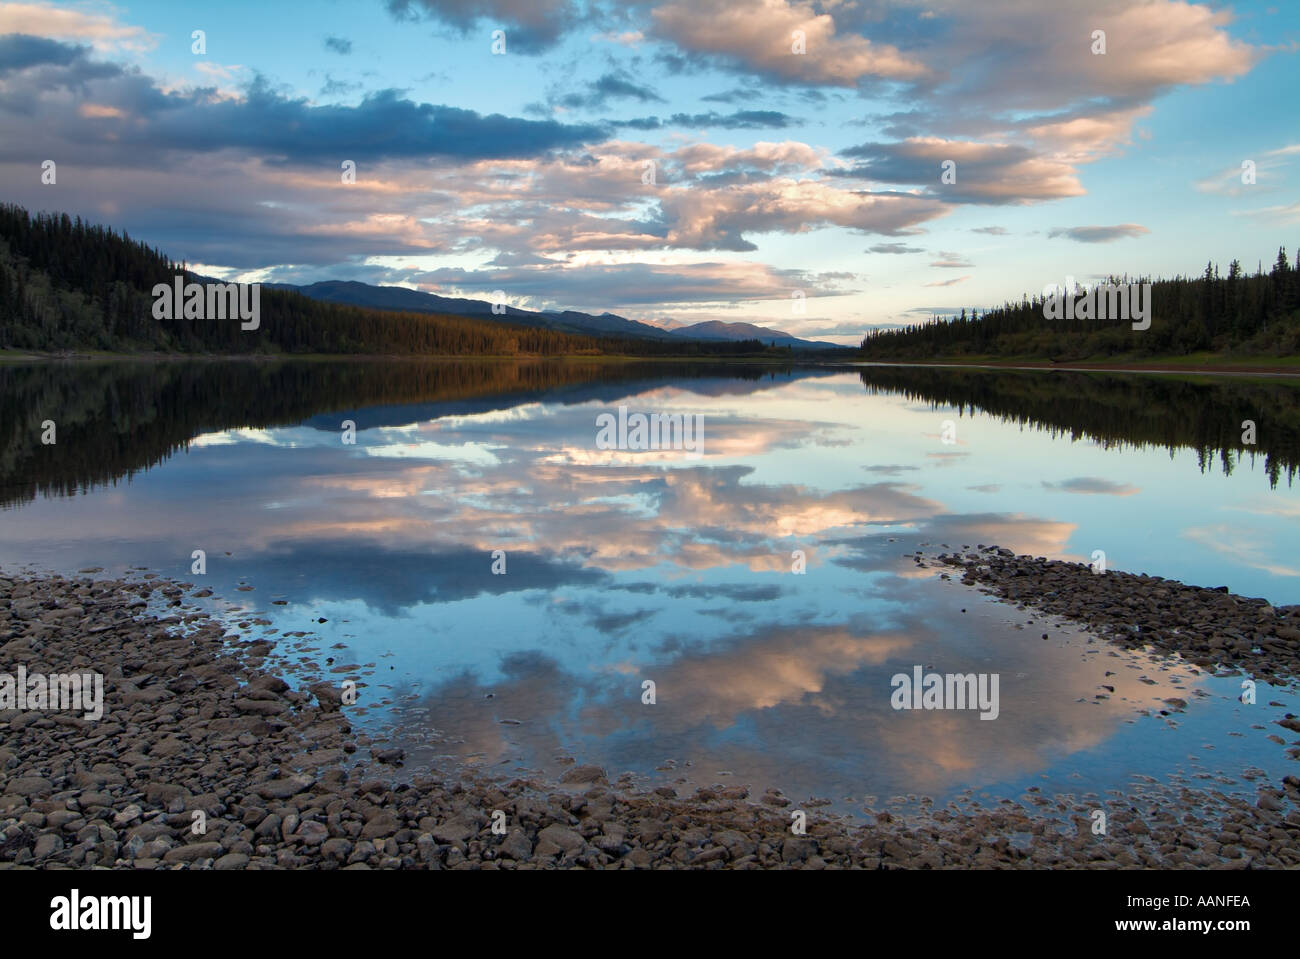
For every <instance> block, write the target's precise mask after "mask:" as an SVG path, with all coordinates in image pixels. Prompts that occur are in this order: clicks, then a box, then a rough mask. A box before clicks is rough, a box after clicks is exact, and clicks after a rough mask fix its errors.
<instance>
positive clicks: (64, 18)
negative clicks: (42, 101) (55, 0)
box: [0, 3, 158, 53]
mask: <svg viewBox="0 0 1300 959" xmlns="http://www.w3.org/2000/svg"><path fill="white" fill-rule="evenodd" d="M0 34H27V35H31V36H41V37H46V38H48V39H54V40H77V41H85V42H88V43H89V44H90V46H92V47H94V48H95V49H96V50H99V51H109V50H129V51H131V52H134V53H142V52H145V51H147V50H151V49H153V48H154V47H155V46H157V45H158V38H157V37H156V36H154V35H152V34H149V33H146V32H145V30H144V29H143V28H142V27H133V26H127V25H126V24H122V23H119V22H118V21H117V19H116V18H115V17H113V16H110V15H109V14H107V13H96V12H92V11H91V10H88V9H84V10H70V9H67V8H63V7H56V6H53V5H51V4H46V3H0Z"/></svg>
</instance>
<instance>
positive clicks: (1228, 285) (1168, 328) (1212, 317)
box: [860, 249, 1300, 362]
mask: <svg viewBox="0 0 1300 959" xmlns="http://www.w3.org/2000/svg"><path fill="white" fill-rule="evenodd" d="M1104 282H1105V283H1108V284H1111V285H1115V286H1120V285H1127V284H1142V283H1150V284H1151V291H1150V300H1149V301H1148V302H1149V306H1150V309H1151V317H1150V319H1151V325H1150V327H1149V328H1148V329H1144V330H1135V329H1133V325H1132V324H1131V323H1130V322H1129V321H1128V320H1127V319H1118V318H1113V317H1112V318H1102V319H1099V318H1095V317H1094V318H1091V319H1082V320H1080V319H1066V320H1060V319H1057V320H1053V319H1047V318H1045V316H1044V308H1043V307H1044V297H1041V296H1038V297H1034V298H1032V299H1031V298H1030V297H1028V296H1026V297H1025V298H1024V299H1022V300H1021V302H1019V303H1004V304H1003V305H1002V306H999V307H997V308H994V309H989V310H986V311H984V312H982V313H981V312H980V311H979V310H978V309H976V310H971V311H970V312H969V313H968V312H967V311H966V310H965V309H963V310H962V311H961V313H960V315H958V316H955V317H952V318H951V319H942V318H940V317H938V316H935V317H932V319H931V322H929V323H921V324H913V325H909V326H906V327H904V328H902V329H881V330H877V331H874V332H872V333H870V334H868V335H867V336H866V337H865V338H864V339H863V340H862V345H861V349H860V355H861V356H862V358H864V359H869V360H892V359H902V360H916V359H926V360H931V359H949V358H954V359H959V358H962V357H970V358H975V357H980V358H1006V359H1035V360H1052V361H1056V362H1067V361H1075V362H1079V361H1084V360H1096V359H1108V358H1115V357H1126V356H1127V357H1154V356H1185V355H1187V354H1191V353H1201V352H1205V351H1209V352H1213V353H1215V354H1218V355H1219V356H1223V357H1227V356H1237V357H1283V356H1295V355H1296V354H1298V353H1300V255H1298V256H1297V257H1296V262H1295V265H1294V266H1293V265H1292V264H1291V263H1290V262H1288V260H1287V254H1286V250H1285V249H1280V250H1278V254H1277V260H1276V262H1274V264H1273V267H1272V269H1271V270H1269V271H1268V272H1265V271H1264V269H1263V265H1262V264H1261V265H1260V266H1258V267H1257V268H1256V271H1255V272H1254V273H1253V274H1247V273H1246V272H1245V271H1244V270H1243V269H1242V266H1241V263H1240V262H1238V261H1237V260H1233V261H1232V263H1231V264H1230V265H1229V266H1228V270H1227V272H1226V273H1220V271H1219V267H1218V266H1217V265H1215V264H1213V263H1210V264H1207V265H1206V267H1205V272H1204V273H1203V274H1201V275H1200V276H1195V277H1185V276H1179V277H1176V278H1174V279H1171V280H1153V279H1151V278H1150V277H1142V278H1130V277H1128V276H1124V277H1110V278H1108V279H1107V280H1106V281H1104ZM1066 295H1067V296H1071V297H1072V298H1073V299H1074V301H1075V302H1079V301H1082V299H1083V298H1084V296H1085V291H1084V290H1083V289H1082V288H1079V287H1077V286H1076V289H1075V290H1074V291H1072V293H1069V294H1066ZM1065 315H1066V316H1073V315H1075V313H1074V310H1073V308H1072V306H1071V305H1070V304H1065Z"/></svg>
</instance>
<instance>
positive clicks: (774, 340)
mask: <svg viewBox="0 0 1300 959" xmlns="http://www.w3.org/2000/svg"><path fill="white" fill-rule="evenodd" d="M265 286H267V287H269V288H274V289H284V290H296V291H297V292H299V293H301V294H303V295H304V296H308V297H311V298H312V299H313V300H323V301H325V302H327V303H339V304H343V305H347V306H361V307H367V308H370V309H376V310H399V311H405V312H410V313H438V314H447V315H452V316H470V317H480V318H482V319H484V320H487V321H489V322H493V323H514V324H516V325H520V326H534V327H541V328H543V329H548V330H557V331H559V332H561V333H573V334H577V335H579V336H616V337H637V338H641V339H651V340H659V341H661V342H665V343H680V342H681V341H682V340H709V341H725V340H732V341H736V340H751V341H758V342H760V343H763V344H765V345H767V346H782V347H790V348H791V349H795V350H827V349H830V350H843V349H846V347H843V346H841V345H840V344H838V343H825V342H819V341H815V340H803V339H800V338H799V337H797V336H791V335H790V334H789V333H783V332H781V331H780V330H770V329H767V328H766V327H762V326H755V325H754V324H752V323H721V322H718V321H716V320H711V321H708V322H705V323H695V324H692V325H687V326H679V327H676V328H674V329H672V330H667V329H663V328H662V327H658V326H652V325H650V324H649V323H641V322H639V321H637V320H629V319H627V318H626V317H622V316H618V315H617V314H614V313H600V314H593V313H583V312H580V311H578V310H563V311H556V310H551V311H545V310H543V311H537V310H525V309H520V308H519V307H515V306H508V305H503V309H504V313H493V312H492V304H491V303H489V302H488V301H487V300H471V299H465V298H463V297H448V296H439V295H437V294H436V293H425V292H423V291H422V290H410V289H407V288H406V287H401V286H374V285H372V284H369V283H360V282H358V281H356V280H325V281H323V282H320V283H310V284H307V285H305V286H292V285H290V284H287V283H270V284H265Z"/></svg>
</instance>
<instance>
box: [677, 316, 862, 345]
mask: <svg viewBox="0 0 1300 959" xmlns="http://www.w3.org/2000/svg"><path fill="white" fill-rule="evenodd" d="M673 333H674V334H675V335H677V336H684V337H687V338H688V339H692V340H762V341H763V343H764V344H765V345H768V346H789V347H792V348H793V349H796V350H824V349H843V347H841V346H840V344H838V343H826V342H824V341H819V340H801V339H799V337H797V336H791V335H790V334H789V333H782V332H781V331H780V330H769V329H768V328H767V327H764V326H755V325H754V324H753V323H723V322H721V321H720V320H709V321H708V322H705V323H695V324H693V325H691V326H682V327H678V328H677V329H675V330H673Z"/></svg>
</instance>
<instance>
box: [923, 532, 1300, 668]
mask: <svg viewBox="0 0 1300 959" xmlns="http://www.w3.org/2000/svg"><path fill="white" fill-rule="evenodd" d="M936 559H937V561H938V562H939V563H941V564H944V565H947V566H953V567H956V568H958V569H960V570H962V582H964V583H966V584H967V585H980V586H983V587H985V591H986V592H991V593H994V594H995V595H997V596H998V597H999V598H1000V599H1003V600H1006V601H1008V602H1012V603H1017V604H1020V605H1022V606H1025V607H1031V608H1033V609H1040V610H1042V611H1044V612H1047V613H1053V614H1056V615H1058V616H1065V617H1067V618H1069V619H1073V620H1077V621H1079V622H1083V623H1087V624H1088V625H1089V626H1090V627H1091V628H1092V630H1093V631H1094V632H1096V633H1099V634H1100V635H1104V636H1105V637H1106V638H1107V639H1109V640H1110V641H1111V642H1113V643H1116V644H1117V645H1120V646H1124V647H1127V648H1129V649H1137V648H1141V647H1145V646H1150V647H1153V648H1155V649H1157V650H1160V651H1162V652H1166V653H1179V654H1181V655H1182V656H1183V658H1185V659H1187V660H1188V661H1190V662H1193V663H1195V664H1196V665H1198V666H1202V667H1206V668H1209V669H1213V668H1214V667H1216V666H1226V667H1229V668H1234V669H1240V670H1242V671H1243V672H1245V673H1248V674H1250V675H1251V676H1252V677H1254V678H1255V679H1263V680H1265V681H1267V682H1275V681H1279V680H1286V679H1294V678H1296V677H1300V606H1272V605H1270V604H1269V602H1268V600H1266V599H1250V598H1247V597H1245V596H1236V595H1234V594H1232V593H1229V592H1228V588H1227V587H1226V586H1221V587H1218V588H1215V589H1205V588H1202V587H1199V586H1186V585H1184V584H1183V583H1179V582H1176V581H1174V580H1170V579H1163V578H1162V577H1159V576H1145V575H1135V574H1133V573H1123V572H1117V571H1114V570H1107V571H1106V572H1104V573H1094V572H1093V571H1092V568H1091V567H1090V566H1088V565H1087V564H1085V563H1066V562H1063V561H1060V560H1048V559H1045V558H1044V557H1041V556H1040V557H1033V556H1017V555H1015V554H1014V553H1012V552H1011V550H1009V549H1001V548H998V547H995V546H985V547H982V548H980V549H979V550H977V551H966V552H961V553H941V554H939V555H938V556H937V557H936ZM917 562H918V563H919V564H922V565H924V564H925V558H924V557H923V556H922V557H918V559H917Z"/></svg>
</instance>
